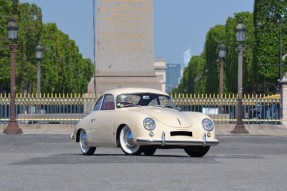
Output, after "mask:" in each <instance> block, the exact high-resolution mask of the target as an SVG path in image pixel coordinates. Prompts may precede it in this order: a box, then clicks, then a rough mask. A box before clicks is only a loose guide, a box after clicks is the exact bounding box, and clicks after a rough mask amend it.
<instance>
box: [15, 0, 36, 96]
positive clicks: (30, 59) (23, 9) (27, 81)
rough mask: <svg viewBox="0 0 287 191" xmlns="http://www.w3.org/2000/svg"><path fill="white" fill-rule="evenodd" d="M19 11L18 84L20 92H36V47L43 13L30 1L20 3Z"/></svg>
mask: <svg viewBox="0 0 287 191" xmlns="http://www.w3.org/2000/svg"><path fill="white" fill-rule="evenodd" d="M18 13H19V15H18V22H17V24H18V26H19V30H18V34H19V35H18V40H17V49H18V51H17V85H18V86H19V88H20V92H35V90H36V84H35V82H36V58H35V47H36V45H37V43H38V41H39V40H40V35H41V31H42V30H41V29H42V13H41V9H40V8H39V7H38V6H36V5H35V4H32V5H30V4H28V3H21V4H19V6H18Z"/></svg>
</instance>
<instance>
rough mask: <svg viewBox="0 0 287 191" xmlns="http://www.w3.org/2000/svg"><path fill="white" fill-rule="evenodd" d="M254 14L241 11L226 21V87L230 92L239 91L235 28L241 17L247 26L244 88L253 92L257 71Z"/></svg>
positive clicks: (245, 90)
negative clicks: (254, 57)
mask: <svg viewBox="0 0 287 191" xmlns="http://www.w3.org/2000/svg"><path fill="white" fill-rule="evenodd" d="M252 18H253V15H252V13H249V12H241V13H236V14H234V17H229V18H228V19H227V21H226V25H225V27H226V32H225V35H226V36H225V43H226V49H227V54H226V59H225V79H226V80H225V84H226V85H225V87H226V89H227V92H229V93H237V91H238V90H237V76H238V74H237V72H238V52H237V47H238V42H237V41H236V38H235V28H236V26H237V25H238V22H239V20H240V19H242V20H243V24H244V25H245V26H246V28H247V33H246V39H245V43H244V48H245V51H244V57H243V90H244V93H251V92H252V91H253V87H254V75H255V73H256V71H255V70H254V66H253V65H252V58H253V47H254V41H255V40H254V26H253V20H252Z"/></svg>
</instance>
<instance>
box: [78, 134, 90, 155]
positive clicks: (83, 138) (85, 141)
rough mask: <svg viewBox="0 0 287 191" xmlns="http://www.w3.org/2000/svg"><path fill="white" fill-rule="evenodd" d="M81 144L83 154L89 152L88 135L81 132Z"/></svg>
mask: <svg viewBox="0 0 287 191" xmlns="http://www.w3.org/2000/svg"><path fill="white" fill-rule="evenodd" d="M80 144H81V149H82V151H83V152H88V150H89V148H90V147H89V143H88V138H87V133H86V132H83V131H82V132H81V136H80Z"/></svg>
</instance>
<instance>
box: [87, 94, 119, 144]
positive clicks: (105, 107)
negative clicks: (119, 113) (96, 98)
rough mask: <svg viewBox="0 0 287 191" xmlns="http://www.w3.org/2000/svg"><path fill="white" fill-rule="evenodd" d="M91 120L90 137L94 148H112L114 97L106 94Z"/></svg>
mask: <svg viewBox="0 0 287 191" xmlns="http://www.w3.org/2000/svg"><path fill="white" fill-rule="evenodd" d="M96 109H97V110H96V111H94V114H93V117H92V118H91V123H92V126H91V131H90V132H91V136H92V137H93V140H94V141H93V142H94V143H93V144H95V145H96V146H114V141H113V140H114V139H113V136H114V135H113V122H114V116H115V102H114V96H113V95H111V94H106V95H104V96H103V98H102V102H101V104H99V105H98V106H97V108H96Z"/></svg>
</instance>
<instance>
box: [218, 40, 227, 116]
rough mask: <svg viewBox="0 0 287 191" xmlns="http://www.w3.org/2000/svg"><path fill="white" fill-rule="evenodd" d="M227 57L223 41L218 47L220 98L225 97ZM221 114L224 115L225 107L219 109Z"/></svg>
mask: <svg viewBox="0 0 287 191" xmlns="http://www.w3.org/2000/svg"><path fill="white" fill-rule="evenodd" d="M225 55H226V46H225V44H224V42H223V41H221V43H220V45H219V46H218V57H219V64H220V75H219V96H220V97H221V98H222V97H223V78H224V61H225ZM219 113H220V114H222V113H223V107H222V106H221V107H219Z"/></svg>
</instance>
